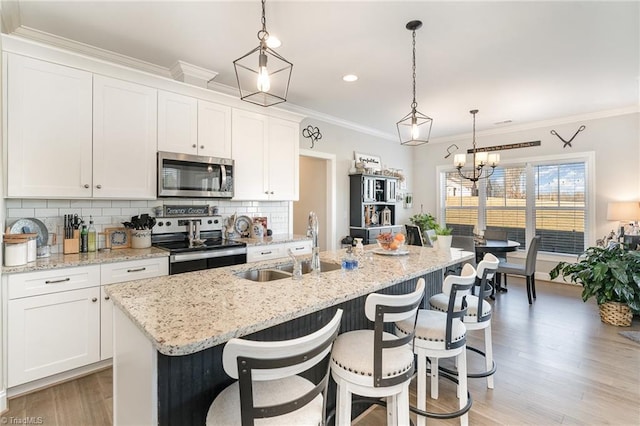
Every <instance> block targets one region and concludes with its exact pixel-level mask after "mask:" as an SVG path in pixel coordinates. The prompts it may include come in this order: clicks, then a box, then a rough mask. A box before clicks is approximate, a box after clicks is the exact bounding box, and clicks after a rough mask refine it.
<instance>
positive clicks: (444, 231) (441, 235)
mask: <svg viewBox="0 0 640 426" xmlns="http://www.w3.org/2000/svg"><path fill="white" fill-rule="evenodd" d="M434 229H435V231H436V241H438V249H440V250H449V249H450V248H451V241H452V240H453V236H452V235H451V233H452V232H453V229H452V228H447V227H446V226H440V225H438V224H436V225H435V228H434Z"/></svg>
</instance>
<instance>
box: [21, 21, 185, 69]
mask: <svg viewBox="0 0 640 426" xmlns="http://www.w3.org/2000/svg"><path fill="white" fill-rule="evenodd" d="M12 35H16V36H19V37H22V38H25V39H28V40H32V41H36V42H39V43H43V44H46V45H49V46H54V47H58V48H60V49H64V50H68V51H71V52H74V53H80V54H82V55H86V56H91V57H94V58H98V59H102V60H104V61H108V62H113V63H116V64H118V65H124V66H126V67H130V68H135V69H137V70H140V71H145V72H148V73H150V74H155V75H160V76H162V77H168V78H173V77H172V75H171V72H169V69H168V68H165V67H161V66H159V65H155V64H152V63H151V62H146V61H143V60H140V59H135V58H132V57H130V56H125V55H121V54H119V53H115V52H112V51H110V50H106V49H101V48H99V47H96V46H91V45H90V44H85V43H80V42H78V41H75V40H71V39H68V38H64V37H60V36H57V35H53V34H50V33H46V32H44V31H39V30H36V29H34V28H29V27H24V26H22V27H20V28H16V30H15V31H13V33H12Z"/></svg>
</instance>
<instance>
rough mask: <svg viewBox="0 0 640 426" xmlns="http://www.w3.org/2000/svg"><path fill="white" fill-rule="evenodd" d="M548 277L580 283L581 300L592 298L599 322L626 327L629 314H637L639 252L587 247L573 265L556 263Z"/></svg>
mask: <svg viewBox="0 0 640 426" xmlns="http://www.w3.org/2000/svg"><path fill="white" fill-rule="evenodd" d="M549 275H550V276H551V279H555V278H556V277H558V276H562V278H566V277H570V279H571V282H573V283H578V284H581V285H582V287H583V288H582V300H583V301H585V302H586V301H587V300H588V299H589V298H591V297H595V299H596V302H597V303H598V305H599V307H600V318H601V320H602V322H605V323H607V324H612V325H618V326H629V325H631V320H632V318H633V313H640V286H639V284H640V251H635V250H626V249H625V248H624V246H623V245H615V246H613V247H607V248H605V247H589V248H588V249H587V250H585V252H584V253H582V254H581V255H580V256H578V262H577V263H568V262H560V263H558V264H557V265H556V266H555V267H554V268H553V269H552V270H551V271H550V272H549Z"/></svg>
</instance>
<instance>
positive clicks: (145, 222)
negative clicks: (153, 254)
mask: <svg viewBox="0 0 640 426" xmlns="http://www.w3.org/2000/svg"><path fill="white" fill-rule="evenodd" d="M122 224H123V225H124V227H125V228H128V229H129V230H130V234H131V248H149V247H151V228H153V225H155V224H156V219H155V218H154V217H151V216H149V215H148V214H141V215H138V216H133V217H131V221H130V222H122Z"/></svg>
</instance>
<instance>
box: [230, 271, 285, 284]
mask: <svg viewBox="0 0 640 426" xmlns="http://www.w3.org/2000/svg"><path fill="white" fill-rule="evenodd" d="M236 276H237V277H240V278H244V279H247V280H251V281H256V282H260V283H262V282H267V281H275V280H281V279H283V278H291V274H290V273H288V272H285V271H281V270H279V269H273V268H269V269H253V270H250V271H244V272H238V273H237V274H236Z"/></svg>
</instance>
